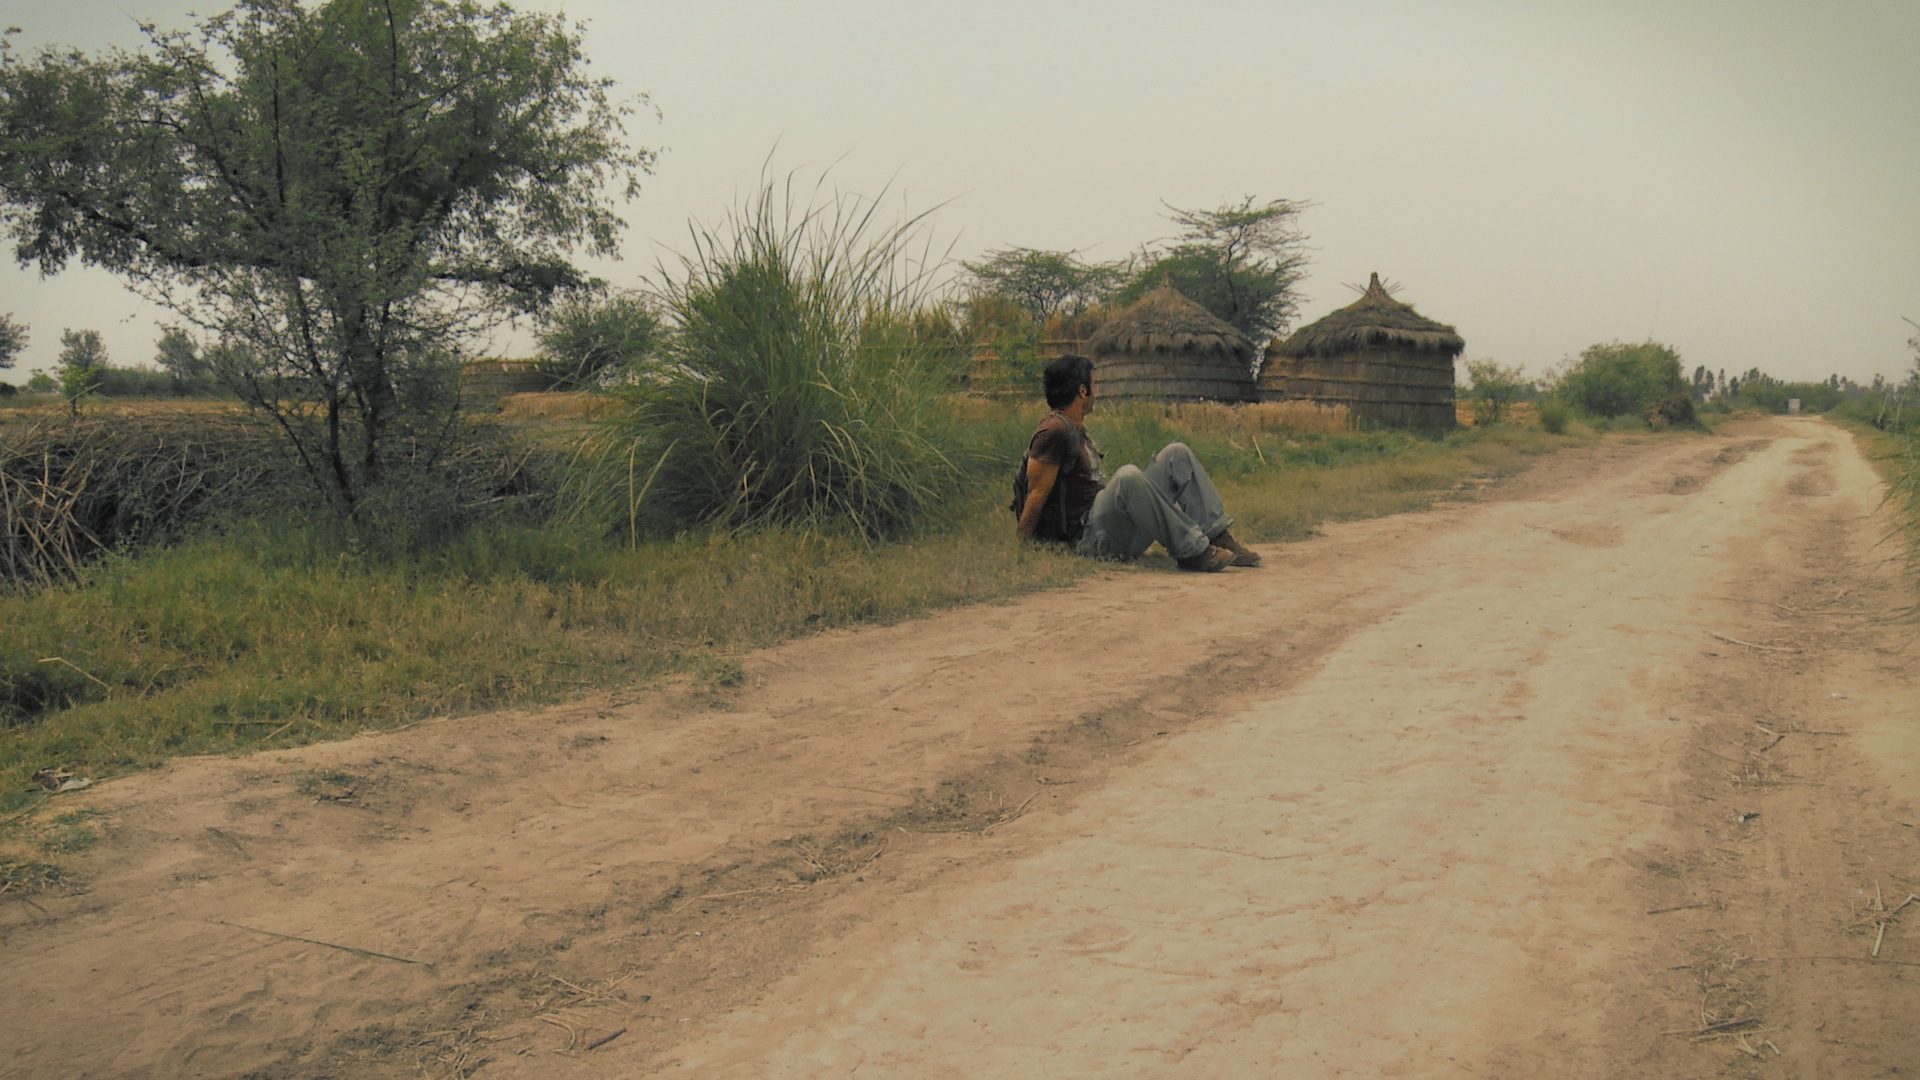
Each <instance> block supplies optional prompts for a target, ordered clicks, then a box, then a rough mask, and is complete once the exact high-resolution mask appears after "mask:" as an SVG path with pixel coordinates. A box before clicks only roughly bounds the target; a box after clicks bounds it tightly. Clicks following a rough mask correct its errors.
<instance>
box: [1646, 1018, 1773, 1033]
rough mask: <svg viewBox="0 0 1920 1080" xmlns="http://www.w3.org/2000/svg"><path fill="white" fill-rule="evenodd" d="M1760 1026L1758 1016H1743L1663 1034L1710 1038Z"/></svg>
mask: <svg viewBox="0 0 1920 1080" xmlns="http://www.w3.org/2000/svg"><path fill="white" fill-rule="evenodd" d="M1759 1026H1760V1018H1759V1017H1757V1016H1743V1017H1741V1018H1740V1019H1738V1020H1722V1021H1720V1022H1718V1023H1714V1024H1705V1025H1702V1026H1700V1027H1697V1028H1678V1029H1676V1030H1674V1031H1663V1032H1661V1033H1660V1034H1662V1035H1685V1036H1686V1037H1687V1038H1689V1039H1709V1038H1712V1037H1713V1036H1715V1035H1731V1034H1733V1033H1734V1032H1736V1031H1746V1030H1748V1029H1750V1028H1757V1027H1759Z"/></svg>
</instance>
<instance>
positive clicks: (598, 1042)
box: [587, 1028, 627, 1050]
mask: <svg viewBox="0 0 1920 1080" xmlns="http://www.w3.org/2000/svg"><path fill="white" fill-rule="evenodd" d="M626 1033H627V1029H626V1028H616V1029H615V1030H613V1031H611V1032H609V1033H607V1034H605V1035H602V1036H600V1037H599V1038H597V1039H595V1040H593V1041H592V1042H590V1043H588V1044H587V1049H589V1050H598V1049H600V1048H601V1047H603V1046H605V1045H607V1044H608V1043H610V1042H612V1041H613V1040H615V1039H617V1038H619V1037H620V1036H622V1035H625V1034H626Z"/></svg>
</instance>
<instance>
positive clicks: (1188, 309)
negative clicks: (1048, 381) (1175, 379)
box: [1087, 277, 1253, 363]
mask: <svg viewBox="0 0 1920 1080" xmlns="http://www.w3.org/2000/svg"><path fill="white" fill-rule="evenodd" d="M1087 349H1088V351H1089V352H1091V353H1093V355H1095V356H1144V355H1147V354H1150V353H1186V354H1191V355H1195V356H1221V357H1231V358H1232V359H1235V360H1238V361H1240V362H1241V363H1248V362H1250V361H1252V359H1253V342H1251V341H1249V340H1247V336H1246V335H1245V334H1242V333H1241V332H1240V331H1238V330H1235V329H1234V328H1233V326H1232V324H1230V323H1227V322H1223V321H1221V320H1220V319H1218V318H1215V317H1214V315H1213V313H1212V312H1210V311H1208V310H1207V309H1206V308H1203V307H1201V306H1200V305H1199V304H1196V303H1194V302H1193V301H1191V300H1189V299H1187V298H1186V297H1185V296H1183V295H1181V293H1180V290H1178V289H1176V288H1174V287H1173V279H1172V278H1171V277H1166V278H1162V279H1160V284H1158V285H1156V286H1154V288H1153V291H1152V292H1149V293H1148V294H1147V295H1145V296H1143V297H1141V298H1140V299H1139V301H1138V302H1137V303H1135V304H1134V305H1133V306H1132V307H1129V308H1127V309H1126V310H1125V311H1122V312H1121V313H1120V314H1118V315H1115V316H1114V317H1113V318H1112V319H1111V320H1109V321H1108V322H1107V324H1106V325H1105V326H1102V327H1101V328H1100V329H1099V330H1096V331H1094V335H1093V336H1092V337H1091V338H1088V339H1087Z"/></svg>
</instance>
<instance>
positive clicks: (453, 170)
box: [0, 0, 652, 520]
mask: <svg viewBox="0 0 1920 1080" xmlns="http://www.w3.org/2000/svg"><path fill="white" fill-rule="evenodd" d="M143 30H144V32H145V34H146V38H147V43H146V47H145V48H144V49H143V50H142V51H140V52H137V53H129V52H124V51H119V50H114V51H110V52H107V53H104V54H102V55H99V56H97V57H89V56H86V55H83V54H81V53H79V52H76V51H45V52H42V53H40V54H38V55H37V56H35V57H33V58H31V59H20V58H14V57H4V56H0V223H3V224H4V226H5V228H6V230H7V231H8V232H10V233H11V234H12V236H13V238H14V240H15V241H16V254H17V256H18V258H19V259H20V261H21V263H22V265H26V264H30V263H38V264H39V266H40V268H41V270H42V271H43V272H46V273H52V272H55V271H58V270H59V269H61V268H62V267H63V266H64V265H65V264H66V262H67V261H68V260H69V259H73V258H78V259H80V260H81V261H82V262H85V263H88V264H91V265H96V266H101V267H104V268H106V269H108V270H111V271H113V272H115V273H118V274H120V275H122V276H123V277H125V278H127V279H128V280H129V281H131V282H132V283H134V284H135V285H136V286H137V287H140V288H142V289H143V291H146V292H148V293H150V294H151V295H153V296H155V298H157V299H159V300H160V301H161V302H163V303H165V304H167V305H169V306H170V307H172V308H173V309H174V310H175V311H177V312H179V313H180V314H181V315H182V316H183V317H184V318H186V319H187V320H188V321H190V322H192V323H193V324H195V325H197V326H199V327H201V328H203V329H204V330H206V331H207V332H208V333H209V334H210V336H212V337H213V338H214V339H215V340H218V341H221V342H223V343H225V344H227V345H229V346H230V347H229V348H227V349H225V350H223V354H222V355H223V357H224V358H225V360H226V361H227V362H223V363H220V364H216V365H215V367H216V371H217V372H218V373H219V375H220V377H221V379H222V381H223V382H224V383H226V385H227V386H228V387H229V388H230V389H232V390H233V391H234V392H236V393H237V394H238V395H239V396H240V397H241V398H242V399H243V400H245V401H247V402H248V403H250V404H252V405H254V406H256V407H258V408H259V409H261V410H262V411H263V412H264V413H265V414H266V415H268V416H270V417H272V418H273V420H274V421H275V422H277V424H278V425H279V427H280V428H281V430H282V431H284V432H285V434H286V436H287V437H288V439H289V440H291V442H292V444H293V446H294V448H295V449H296V450H297V451H298V453H299V455H300V457H301V460H302V461H303V462H304V463H305V464H306V466H307V469H308V471H309V473H310V474H311V475H312V476H313V478H314V480H315V482H316V483H317V484H318V485H319V486H320V488H321V489H322V491H323V492H325V494H326V495H327V497H328V498H329V500H330V501H331V503H332V504H333V505H334V506H335V507H336V508H337V509H338V510H340V511H342V512H343V513H344V514H346V515H347V516H348V517H350V518H353V519H355V520H358V517H359V510H360V507H361V505H362V502H363V500H364V499H365V497H366V496H367V494H368V493H369V492H371V491H373V490H375V489H377V488H378V486H379V485H380V484H381V483H382V481H383V479H384V478H385V477H386V474H387V473H388V472H389V471H390V470H391V467H392V466H393V465H394V464H395V463H396V462H398V461H400V460H403V457H402V454H403V449H402V448H403V447H417V446H420V445H423V441H424V444H427V445H432V444H434V441H435V439H436V438H437V437H438V436H440V435H441V434H443V433H445V432H447V431H450V430H452V427H451V424H450V420H451V418H452V412H453V410H454V408H455V407H456V402H457V397H456V395H454V394H453V393H452V392H451V384H452V381H453V379H454V378H455V377H456V376H457V357H458V354H459V349H460V346H461V344H462V342H463V341H464V340H465V339H466V336H467V335H469V334H471V333H472V332H474V331H477V330H479V329H482V328H484V327H485V326H486V325H489V324H490V323H491V322H492V321H494V320H496V319H497V318H499V317H501V316H503V315H505V314H508V313H511V312H513V311H516V310H533V309H535V308H536V307H538V306H539V305H541V304H542V303H544V302H545V301H546V300H547V298H548V297H549V296H550V294H551V293H553V291H554V290H556V289H559V288H562V287H567V286H573V285H578V284H581V283H583V278H582V275H581V274H580V272H579V271H578V270H576V269H575V267H574V266H573V265H572V263H571V261H570V256H571V255H572V254H573V253H574V252H576V251H579V250H582V249H584V250H586V251H590V252H593V253H596V254H608V255H610V254H612V253H613V251H614V247H615V235H616V229H617V228H618V226H619V218H618V217H617V216H616V214H615V213H614V211H613V209H612V207H611V206H610V199H609V195H610V193H618V192H620V191H622V190H624V193H625V194H626V195H627V196H628V197H631V195H633V194H634V193H635V191H636V190H637V178H638V176H639V175H640V174H642V173H644V172H645V171H646V170H647V167H648V165H649V164H650V162H651V160H652V156H651V154H650V153H649V152H647V151H644V150H638V151H636V150H633V149H630V148H628V147H627V146H626V145H625V143H624V131H623V129H622V125H621V118H622V117H623V116H624V115H625V113H626V112H627V109H626V108H624V107H622V106H618V105H615V104H614V103H612V102H611V101H610V100H609V97H608V91H609V84H608V82H607V81H605V80H600V79H594V78H591V77H589V76H588V74H587V73H586V71H585V67H586V61H585V58H584V57H583V55H582V53H581V41H580V33H579V30H578V28H577V27H574V26H570V25H569V24H567V23H565V22H563V21H562V20H560V19H558V18H555V17H551V16H546V15H530V14H521V13H517V12H515V11H513V10H512V9H510V8H508V7H506V6H504V5H499V6H491V7H482V6H480V5H479V4H476V3H471V2H466V0H384V2H383V0H330V2H327V3H323V4H320V5H318V6H312V5H303V4H302V3H300V2H299V0H244V2H243V3H241V4H240V6H238V7H236V8H234V9H233V10H232V11H229V12H227V13H225V14H222V15H217V16H214V17H212V18H208V19H205V20H204V21H202V22H201V23H200V24H199V25H198V26H197V27H196V28H194V29H193V30H191V31H163V30H160V29H157V28H154V27H152V26H147V27H144V28H143Z"/></svg>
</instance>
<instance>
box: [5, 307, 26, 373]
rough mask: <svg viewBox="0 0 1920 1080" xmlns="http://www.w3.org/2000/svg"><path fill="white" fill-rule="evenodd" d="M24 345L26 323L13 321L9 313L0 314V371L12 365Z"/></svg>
mask: <svg viewBox="0 0 1920 1080" xmlns="http://www.w3.org/2000/svg"><path fill="white" fill-rule="evenodd" d="M26 347H27V327H26V324H25V323H17V322H14V321H13V316H11V315H0V371H4V370H6V369H7V368H10V367H12V366H13V364H14V361H15V360H17V359H19V356H20V353H21V352H22V351H24V350H25V349H26Z"/></svg>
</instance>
